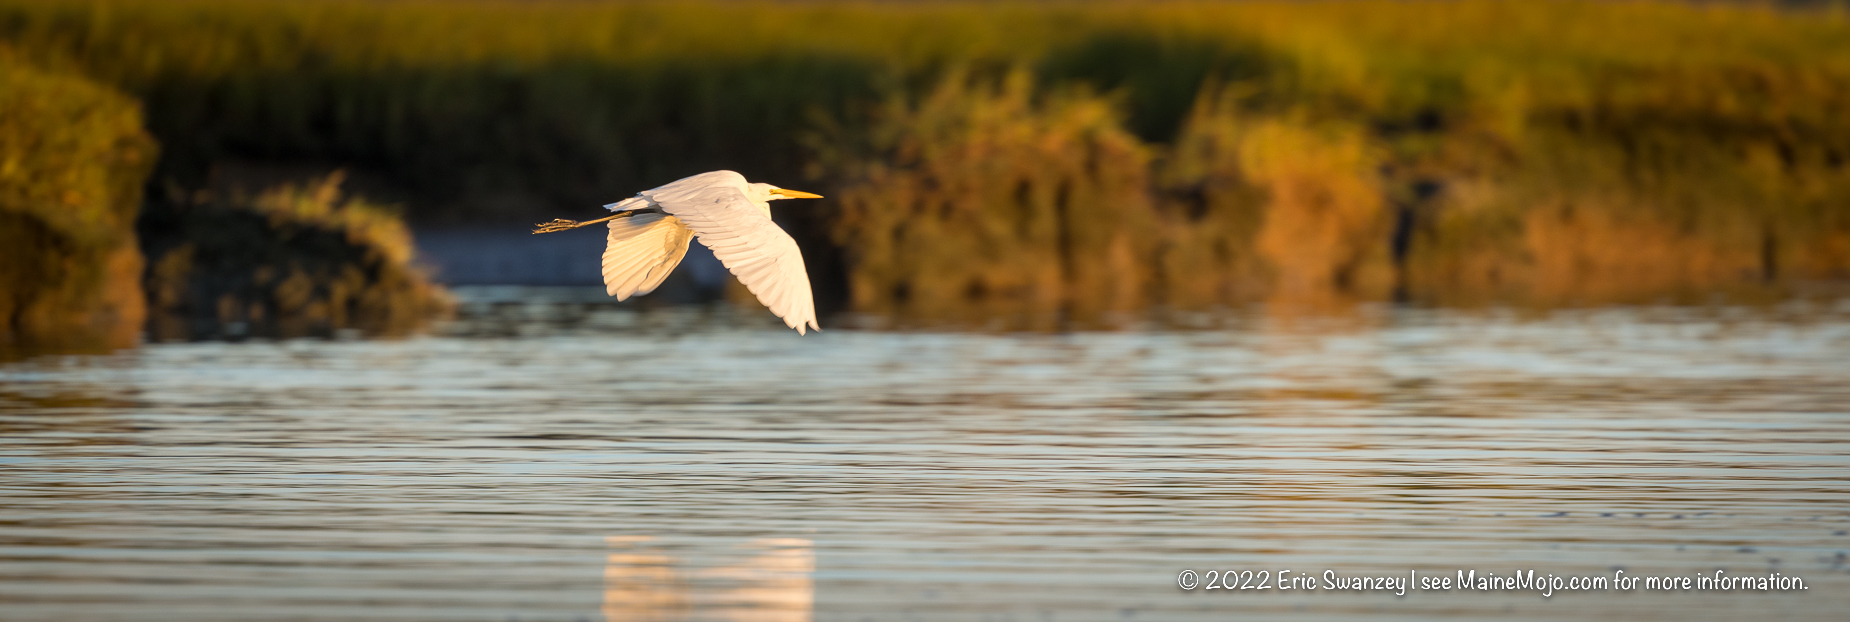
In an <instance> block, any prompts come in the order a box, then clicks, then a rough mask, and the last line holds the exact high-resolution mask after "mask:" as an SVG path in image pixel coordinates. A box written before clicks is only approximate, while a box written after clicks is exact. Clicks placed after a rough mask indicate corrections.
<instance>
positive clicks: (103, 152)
mask: <svg viewBox="0 0 1850 622" xmlns="http://www.w3.org/2000/svg"><path fill="white" fill-rule="evenodd" d="M154 159H155V147H154V141H153V140H152V139H150V138H149V137H148V135H147V134H146V133H145V132H144V131H143V130H142V127H141V114H140V110H139V108H138V107H137V106H136V105H135V102H134V100H132V99H130V98H129V97H127V96H124V95H123V94H121V93H119V92H116V91H114V90H112V89H110V88H108V87H105V86H102V85H99V84H96V83H93V82H90V81H87V80H84V79H81V78H78V77H75V76H69V75H56V74H52V73H47V72H44V71H41V70H38V69H36V68H33V67H29V66H27V65H25V64H23V63H20V62H18V61H17V60H16V59H14V58H12V57H11V56H9V55H7V54H6V53H5V50H3V49H0V358H9V357H12V356H18V355H23V354H31V353H43V352H62V351H78V352H83V351H106V350H110V349H114V348H122V347H128V346H132V345H134V344H135V342H136V339H137V336H138V335H139V333H140V330H141V323H142V319H143V317H144V313H145V307H144V305H143V302H142V300H143V298H142V290H141V269H142V257H141V253H140V252H139V251H138V249H137V247H136V240H135V233H134V226H135V213H136V210H137V208H138V207H139V204H140V202H141V193H142V182H143V180H144V179H145V178H146V176H147V173H148V171H149V170H150V169H151V168H152V167H153V166H154Z"/></svg>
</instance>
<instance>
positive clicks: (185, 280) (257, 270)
mask: <svg viewBox="0 0 1850 622" xmlns="http://www.w3.org/2000/svg"><path fill="white" fill-rule="evenodd" d="M343 178H344V175H343V174H341V173H338V172H337V173H334V174H331V175H328V176H326V177H324V178H321V179H318V180H314V181H311V182H308V183H303V184H286V185H282V186H276V187H272V188H269V189H266V190H264V191H262V192H258V193H255V194H247V193H242V192H234V193H231V194H230V195H229V196H217V195H214V194H213V193H211V192H197V193H194V194H193V196H183V195H184V193H183V191H180V190H178V189H174V191H173V194H174V195H175V196H170V197H169V198H168V200H166V201H163V202H161V203H159V204H157V205H155V206H153V207H152V211H151V213H149V214H148V215H147V217H146V218H144V222H143V226H142V232H143V235H144V240H145V244H146V245H147V249H148V257H149V264H150V269H149V270H148V290H149V294H150V295H149V300H150V304H151V306H152V314H153V321H152V322H151V323H150V328H151V332H152V335H151V336H152V337H153V338H154V339H156V340H177V339H198V338H208V337H213V338H217V337H230V338H240V337H248V336H303V335H321V336H331V335H333V334H334V333H335V331H338V330H341V329H358V330H362V331H364V332H367V333H371V334H375V335H396V334H404V333H407V332H409V331H412V330H414V329H416V328H419V327H421V326H423V325H424V324H425V323H426V322H428V321H429V320H430V319H431V318H433V317H435V316H437V315H440V314H441V313H442V312H443V311H445V310H446V309H448V308H449V306H450V301H449V299H448V296H447V294H446V293H445V292H444V291H443V290H442V289H441V288H439V287H436V286H434V285H432V284H431V283H430V282H429V280H428V278H426V276H425V275H424V274H423V272H422V271H420V270H419V269H418V268H417V267H416V266H415V265H414V264H413V263H412V259H413V249H412V244H411V234H410V231H409V230H408V229H407V228H406V227H405V224H404V221H403V220H402V219H400V218H399V216H398V214H397V213H396V210H394V209H392V208H390V207H388V206H382V205H377V204H374V203H372V202H369V201H368V200H366V199H364V198H360V197H353V196H348V195H346V194H345V193H343V192H342V190H341V185H342V182H343V180H344V179H343Z"/></svg>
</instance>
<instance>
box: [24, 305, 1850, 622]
mask: <svg viewBox="0 0 1850 622" xmlns="http://www.w3.org/2000/svg"><path fill="white" fill-rule="evenodd" d="M471 295H473V296H476V299H477V300H478V301H479V300H486V299H490V298H494V297H495V296H497V295H500V296H503V297H506V293H505V292H502V293H501V294H496V293H495V292H494V291H493V290H479V291H475V292H474V293H472V294H471ZM1203 324H1204V325H1205V326H1206V327H1195V328H1178V327H1174V326H1170V327H1164V326H1160V325H1151V326H1149V327H1147V328H1144V329H1140V330H1128V331H1115V332H1074V333H1065V334H1009V333H1001V334H996V333H974V332H952V331H920V332H880V331H870V330H845V329H836V330H829V331H826V332H823V333H821V334H816V335H811V336H808V337H797V336H796V335H795V334H794V333H791V332H789V331H785V330H782V329H781V327H780V326H778V325H777V324H776V323H775V320H772V319H769V318H768V316H763V315H762V314H761V312H757V311H748V312H743V313H739V312H732V311H728V310H723V309H718V310H716V309H711V308H679V309H668V310H657V311H650V312H640V311H635V310H629V309H619V308H609V307H584V306H574V305H490V304H474V305H471V306H470V307H469V308H468V310H467V313H466V314H465V316H464V318H463V320H462V321H460V322H458V323H456V324H453V325H451V326H450V327H448V328H447V329H446V330H445V331H443V332H442V333H440V334H438V335H434V336H427V337H419V338H413V339H407V340H395V341H366V340H337V341H314V340H299V341H285V342H280V343H278V342H249V343H187V344H158V345H151V346H148V347H144V348H142V349H140V350H137V351H132V352H124V353H120V354H116V355H112V356H102V357H64V358H40V359H34V360H30V361H26V362H23V363H14V364H9V365H6V366H3V367H0V619H4V620H80V619H81V620H202V621H203V620H293V619H302V620H311V619H312V620H327V619H344V620H414V619H415V620H438V619H442V620H599V621H602V620H612V621H615V620H773V621H776V620H812V619H813V620H985V619H987V620H1120V619H1131V620H1228V619H1236V618H1244V617H1250V616H1259V617H1265V618H1284V619H1333V618H1344V617H1351V616H1355V617H1360V616H1364V615H1366V616H1368V617H1373V618H1383V619H1409V620H1414V619H1430V618H1435V617H1453V618H1484V617H1500V618H1527V619H1562V618H1583V619H1660V620H1687V619H1741V618H1750V617H1751V618H1753V619H1757V620H1761V619H1841V618H1840V617H1839V616H1841V612H1842V611H1844V610H1845V609H1847V608H1850V591H1846V590H1850V565H1847V563H1846V559H1845V555H1846V553H1845V552H1846V551H1850V537H1847V536H1846V530H1850V485H1847V482H1846V476H1850V364H1846V362H1847V361H1850V307H1846V306H1844V305H1837V306H1829V305H1826V306H1819V305H1787V306H1783V307H1771V308H1732V307H1723V308H1668V307H1666V308H1652V307H1645V308H1621V309H1602V310H1586V311H1567V312H1554V313H1547V314H1529V315H1525V314H1518V313H1513V312H1505V311H1479V312H1463V311H1443V310H1419V309H1401V308H1380V309H1364V310H1361V311H1359V312H1357V313H1355V314H1352V315H1347V316H1342V317H1334V318H1322V319H1314V320H1305V319H1291V318H1282V317H1268V316H1266V315H1264V314H1263V313H1257V314H1232V315H1229V316H1225V317H1215V318H1209V321H1206V322H1204V323H1203ZM1184 569H1193V570H1196V571H1198V572H1199V573H1202V574H1204V575H1205V573H1207V572H1208V571H1210V570H1217V571H1224V570H1234V571H1240V570H1254V571H1271V572H1276V571H1278V570H1287V569H1288V570H1292V571H1294V573H1311V574H1313V575H1317V576H1321V573H1322V572H1323V571H1324V570H1326V569H1328V570H1334V571H1335V572H1336V573H1338V574H1339V575H1341V576H1381V575H1391V576H1405V575H1407V573H1409V572H1418V573H1420V574H1428V575H1445V576H1452V575H1453V574H1454V573H1455V572H1456V571H1458V570H1461V569H1464V570H1472V569H1475V570H1477V571H1479V572H1480V573H1484V572H1491V573H1496V574H1499V575H1507V574H1509V573H1510V572H1514V571H1517V570H1533V571H1535V572H1536V573H1537V574H1538V575H1539V574H1549V573H1552V574H1555V575H1561V576H1580V575H1588V576H1605V577H1611V576H1613V574H1614V573H1615V572H1616V571H1618V570H1624V571H1626V572H1627V573H1629V574H1630V575H1632V576H1646V575H1660V576H1661V575H1670V576H1679V577H1680V576H1692V575H1695V574H1697V573H1705V574H1709V575H1712V574H1713V573H1714V572H1715V571H1716V570H1718V569H1720V570H1723V571H1724V572H1726V573H1729V574H1731V575H1761V576H1765V575H1767V574H1769V573H1773V572H1778V573H1781V574H1783V575H1787V576H1796V577H1800V578H1802V579H1803V580H1804V581H1805V582H1806V584H1807V585H1808V586H1809V588H1810V589H1808V590H1804V591H1786V592H1727V593H1722V592H1712V591H1711V592H1704V591H1662V590H1652V591H1646V590H1642V589H1639V590H1632V591H1616V590H1606V591H1594V592H1566V593H1556V594H1554V595H1553V596H1552V597H1544V596H1542V595H1540V594H1539V593H1538V592H1535V591H1521V590H1518V591H1503V592H1469V591H1458V590H1453V591H1449V592H1440V591H1426V592H1420V591H1413V592H1410V593H1408V594H1407V595H1405V596H1397V595H1395V594H1392V593H1388V592H1382V591H1366V592H1334V591H1329V590H1315V591H1304V590H1294V591H1278V590H1266V591H1257V590H1246V591H1231V592H1229V591H1224V590H1217V591H1207V590H1203V589H1196V590H1193V591H1185V590H1182V589H1180V588H1178V587H1177V575H1178V573H1179V572H1180V571H1182V570H1184Z"/></svg>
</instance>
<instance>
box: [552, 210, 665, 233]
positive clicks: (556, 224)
mask: <svg viewBox="0 0 1850 622" xmlns="http://www.w3.org/2000/svg"><path fill="white" fill-rule="evenodd" d="M643 211H648V210H630V211H623V212H617V213H616V214H615V215H611V216H605V217H603V218H599V219H597V220H587V221H584V222H578V221H576V220H566V219H564V218H555V219H553V221H552V222H545V223H540V224H538V225H534V226H535V227H538V228H537V229H534V230H533V233H534V235H538V234H541V233H552V232H555V231H564V230H566V229H577V228H579V227H583V226H585V225H595V224H597V223H600V222H604V221H606V220H616V219H618V218H629V217H631V216H635V215H636V214H637V213H638V212H643Z"/></svg>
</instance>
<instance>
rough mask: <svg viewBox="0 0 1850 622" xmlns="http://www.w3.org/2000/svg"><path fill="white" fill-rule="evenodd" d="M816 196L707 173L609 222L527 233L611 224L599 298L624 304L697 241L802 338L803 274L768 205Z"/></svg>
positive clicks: (811, 317) (805, 323) (807, 325)
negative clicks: (605, 296)
mask: <svg viewBox="0 0 1850 622" xmlns="http://www.w3.org/2000/svg"><path fill="white" fill-rule="evenodd" d="M820 198H822V195H819V194H811V193H808V192H801V191H797V190H785V189H783V188H779V187H777V186H773V185H771V184H754V183H749V182H747V181H745V176H744V175H740V174H738V173H734V172H732V171H713V172H711V173H701V174H699V175H695V176H693V177H688V178H686V179H682V180H680V181H676V182H674V183H670V184H668V185H665V186H662V187H660V188H656V189H654V190H644V191H642V192H638V193H636V196H633V197H630V198H627V199H624V200H622V201H618V202H616V203H611V204H609V205H605V206H604V209H608V210H610V211H613V212H616V214H615V215H613V216H608V217H604V218H599V219H597V220H587V221H584V222H578V221H573V220H564V219H559V220H554V221H552V222H549V223H545V224H541V225H538V227H539V228H537V229H534V230H533V232H534V233H536V234H538V233H552V232H554V231H564V230H566V229H575V228H578V227H583V226H585V225H592V224H597V223H600V222H605V221H609V222H610V238H609V242H608V243H607V244H606V245H605V246H604V291H606V292H609V293H610V295H612V296H616V297H617V300H627V299H629V297H630V296H640V295H642V294H647V293H649V292H652V291H655V288H656V287H659V286H661V284H662V280H663V279H666V278H668V273H669V272H673V271H674V267H675V266H676V265H679V264H680V263H681V257H683V256H685V255H686V254H687V242H688V240H691V239H699V240H700V243H701V244H704V245H706V247H707V248H710V249H713V254H714V255H715V256H717V257H719V260H720V263H723V264H726V269H727V270H730V271H732V274H733V276H736V277H738V278H739V282H741V283H744V284H745V289H748V290H751V292H752V295H753V296H757V297H758V302H762V303H764V306H766V307H769V308H770V309H771V312H772V313H775V314H777V317H780V318H783V319H784V325H785V326H789V327H791V328H794V329H796V330H797V333H798V334H808V333H807V332H806V331H807V330H808V329H811V328H814V329H816V330H822V327H820V326H817V325H816V302H815V299H814V298H813V297H812V296H811V295H810V292H809V274H808V273H806V272H804V271H803V253H802V251H800V250H799V249H797V242H796V240H793V239H790V234H788V233H784V230H783V229H782V228H779V227H778V226H777V223H774V222H771V205H770V202H771V201H776V200H778V199H820Z"/></svg>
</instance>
